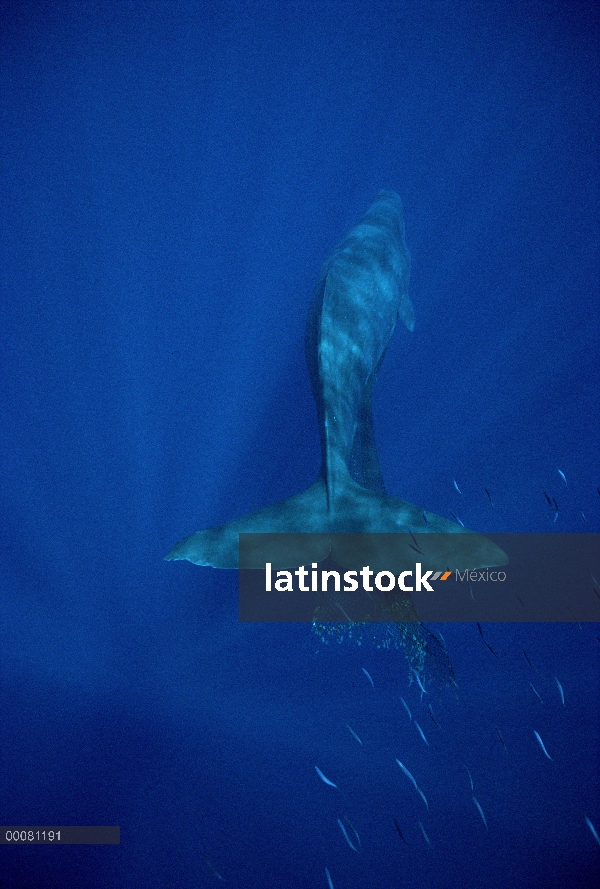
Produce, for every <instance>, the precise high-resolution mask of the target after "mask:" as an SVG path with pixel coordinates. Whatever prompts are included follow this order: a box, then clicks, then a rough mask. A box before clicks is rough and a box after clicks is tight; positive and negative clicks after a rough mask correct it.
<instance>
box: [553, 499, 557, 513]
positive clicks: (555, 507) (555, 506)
mask: <svg viewBox="0 0 600 889" xmlns="http://www.w3.org/2000/svg"><path fill="white" fill-rule="evenodd" d="M552 506H553V507H554V509H555V510H556V511H557V512H558V503H557V502H556V498H555V497H553V498H552Z"/></svg>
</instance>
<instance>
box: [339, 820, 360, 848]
mask: <svg viewBox="0 0 600 889" xmlns="http://www.w3.org/2000/svg"><path fill="white" fill-rule="evenodd" d="M337 821H338V824H339V826H340V830H341V831H342V833H343V835H344V839H345V840H346V842H347V843H348V845H349V846H350V848H351V849H352V851H353V852H358V849H357V848H356V846H354V845H353V844H352V841H351V839H350V837H349V836H348V834H347V832H346V828H345V827H344V824H343V822H342V821H340V819H339V818H338V820H337Z"/></svg>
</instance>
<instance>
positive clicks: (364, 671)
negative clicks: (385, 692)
mask: <svg viewBox="0 0 600 889" xmlns="http://www.w3.org/2000/svg"><path fill="white" fill-rule="evenodd" d="M362 671H363V673H364V674H365V676H366V677H367V679H368V680H369V682H370V683H371V685H372V686H373V688H375V683H374V682H373V678H372V676H371V674H370V673H369V671H368V670H365V668H364V667H363V668H362Z"/></svg>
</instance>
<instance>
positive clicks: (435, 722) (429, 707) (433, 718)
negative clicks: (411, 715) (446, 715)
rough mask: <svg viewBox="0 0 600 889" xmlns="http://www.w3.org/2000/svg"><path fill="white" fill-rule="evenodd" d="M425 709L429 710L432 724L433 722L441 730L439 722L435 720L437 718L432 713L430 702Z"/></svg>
mask: <svg viewBox="0 0 600 889" xmlns="http://www.w3.org/2000/svg"><path fill="white" fill-rule="evenodd" d="M427 709H428V710H429V715H430V716H431V718H432V720H433V724H434V725H437V727H438V728H439V730H440V731H441V730H442V727H441V725H440V724H439V722H438V721H437V719H436V718H435V716H434V715H433V710H432V709H431V704H429V705H428V708H427Z"/></svg>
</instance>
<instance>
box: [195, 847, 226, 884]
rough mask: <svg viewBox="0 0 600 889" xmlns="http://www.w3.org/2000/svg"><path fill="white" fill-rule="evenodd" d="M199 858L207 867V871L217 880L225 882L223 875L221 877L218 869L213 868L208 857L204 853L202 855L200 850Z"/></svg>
mask: <svg viewBox="0 0 600 889" xmlns="http://www.w3.org/2000/svg"><path fill="white" fill-rule="evenodd" d="M200 858H201V859H202V861H203V862H204V864H205V865H206V866H207V868H208V869H209V871H210V872H211V873H212V874H213V876H215V877H216V878H217V880H220V881H221V882H222V883H224V882H225V877H222V876H221V874H220V873H219V871H218V870H215V868H214V867H213V865H212V864H211V863H210V861H209V860H208V858H207V857H206V855H203V854H202V852H201V853H200Z"/></svg>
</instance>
